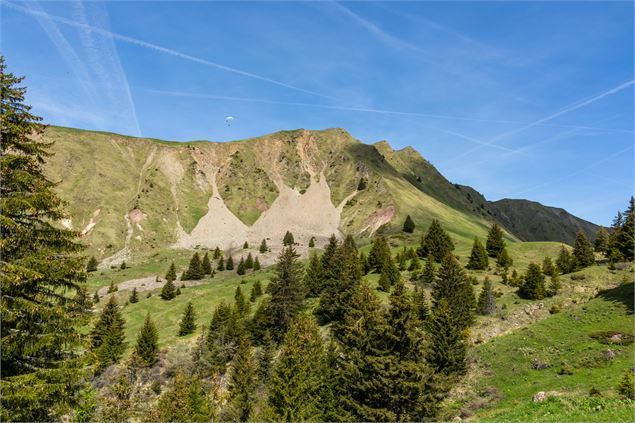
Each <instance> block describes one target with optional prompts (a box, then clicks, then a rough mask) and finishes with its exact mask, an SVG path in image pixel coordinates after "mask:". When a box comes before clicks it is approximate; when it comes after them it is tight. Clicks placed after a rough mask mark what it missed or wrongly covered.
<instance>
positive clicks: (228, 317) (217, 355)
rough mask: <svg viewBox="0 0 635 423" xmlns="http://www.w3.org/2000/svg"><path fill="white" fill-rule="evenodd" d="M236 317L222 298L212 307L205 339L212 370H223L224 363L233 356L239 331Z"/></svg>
mask: <svg viewBox="0 0 635 423" xmlns="http://www.w3.org/2000/svg"><path fill="white" fill-rule="evenodd" d="M237 318H238V315H237V313H235V312H234V310H232V307H231V306H230V305H229V304H227V303H226V302H225V301H224V300H222V301H221V302H220V304H219V305H218V306H216V308H215V309H214V313H213V314H212V321H211V323H210V325H209V329H208V332H207V338H206V341H205V342H206V345H207V350H208V351H209V361H210V365H211V367H212V369H213V371H214V372H224V370H225V365H226V364H227V363H228V362H229V361H230V360H231V359H232V357H233V356H234V353H235V349H236V342H237V340H238V337H239V332H240V328H239V322H238V319H237Z"/></svg>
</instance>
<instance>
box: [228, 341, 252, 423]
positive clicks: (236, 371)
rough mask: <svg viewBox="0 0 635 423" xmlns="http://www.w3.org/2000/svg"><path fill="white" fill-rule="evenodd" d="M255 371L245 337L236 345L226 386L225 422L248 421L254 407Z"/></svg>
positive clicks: (249, 347)
mask: <svg viewBox="0 0 635 423" xmlns="http://www.w3.org/2000/svg"><path fill="white" fill-rule="evenodd" d="M256 387H257V384H256V369H255V365H254V361H253V355H252V351H251V345H249V340H248V339H247V338H245V337H243V338H241V340H240V342H239V343H238V349H237V351H236V356H235V357H234V359H233V361H232V366H231V372H230V374H229V382H228V386H227V393H228V400H227V420H224V421H233V422H247V421H250V420H251V418H252V416H253V412H254V408H255V405H256Z"/></svg>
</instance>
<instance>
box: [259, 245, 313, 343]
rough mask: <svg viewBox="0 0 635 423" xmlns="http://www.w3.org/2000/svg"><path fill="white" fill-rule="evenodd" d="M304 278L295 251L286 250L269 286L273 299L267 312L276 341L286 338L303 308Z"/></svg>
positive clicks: (291, 248)
mask: <svg viewBox="0 0 635 423" xmlns="http://www.w3.org/2000/svg"><path fill="white" fill-rule="evenodd" d="M302 276H303V275H302V264H301V263H299V262H298V255H297V253H296V252H295V249H294V248H293V247H286V248H284V249H283V250H282V252H281V253H280V255H279V256H278V263H277V264H276V274H275V276H274V277H273V278H272V279H271V282H270V283H269V286H268V292H269V294H270V295H271V298H270V300H269V303H268V304H267V310H266V312H267V314H268V316H269V319H270V325H271V327H270V328H269V329H270V331H271V336H272V337H273V339H275V340H281V339H282V338H283V337H284V334H285V333H286V332H287V330H288V328H289V325H290V324H291V321H292V320H293V318H294V317H295V316H296V315H297V314H298V312H299V311H300V310H301V308H302V302H303V300H304V296H305V290H304V286H303V283H302Z"/></svg>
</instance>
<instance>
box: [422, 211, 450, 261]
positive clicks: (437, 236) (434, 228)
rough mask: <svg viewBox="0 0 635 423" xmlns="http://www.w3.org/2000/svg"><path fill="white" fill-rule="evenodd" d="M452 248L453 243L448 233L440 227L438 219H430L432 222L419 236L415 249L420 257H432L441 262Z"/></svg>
mask: <svg viewBox="0 0 635 423" xmlns="http://www.w3.org/2000/svg"><path fill="white" fill-rule="evenodd" d="M453 250H454V243H453V242H452V239H451V238H450V235H448V234H447V232H445V230H444V229H443V228H442V227H441V224H440V223H439V221H438V220H436V219H432V223H431V224H430V227H429V228H428V231H427V232H426V234H425V235H424V236H423V237H422V238H421V243H420V245H419V250H418V251H417V252H418V254H419V256H420V257H427V256H428V255H430V254H431V255H432V257H433V258H434V259H435V260H436V261H437V262H441V260H443V257H445V256H446V255H447V254H449V253H451V252H452V251H453Z"/></svg>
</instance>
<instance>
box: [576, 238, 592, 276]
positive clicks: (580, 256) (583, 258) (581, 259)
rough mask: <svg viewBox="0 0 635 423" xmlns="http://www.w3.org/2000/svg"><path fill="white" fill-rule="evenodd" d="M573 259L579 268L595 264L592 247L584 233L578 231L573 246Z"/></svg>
mask: <svg viewBox="0 0 635 423" xmlns="http://www.w3.org/2000/svg"><path fill="white" fill-rule="evenodd" d="M573 257H575V260H576V264H577V266H578V267H579V268H584V267H588V266H591V265H592V264H594V263H595V256H594V255H593V246H592V245H591V243H590V242H589V241H588V240H587V238H586V235H584V232H582V231H578V234H577V235H576V237H575V242H574V244H573Z"/></svg>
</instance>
